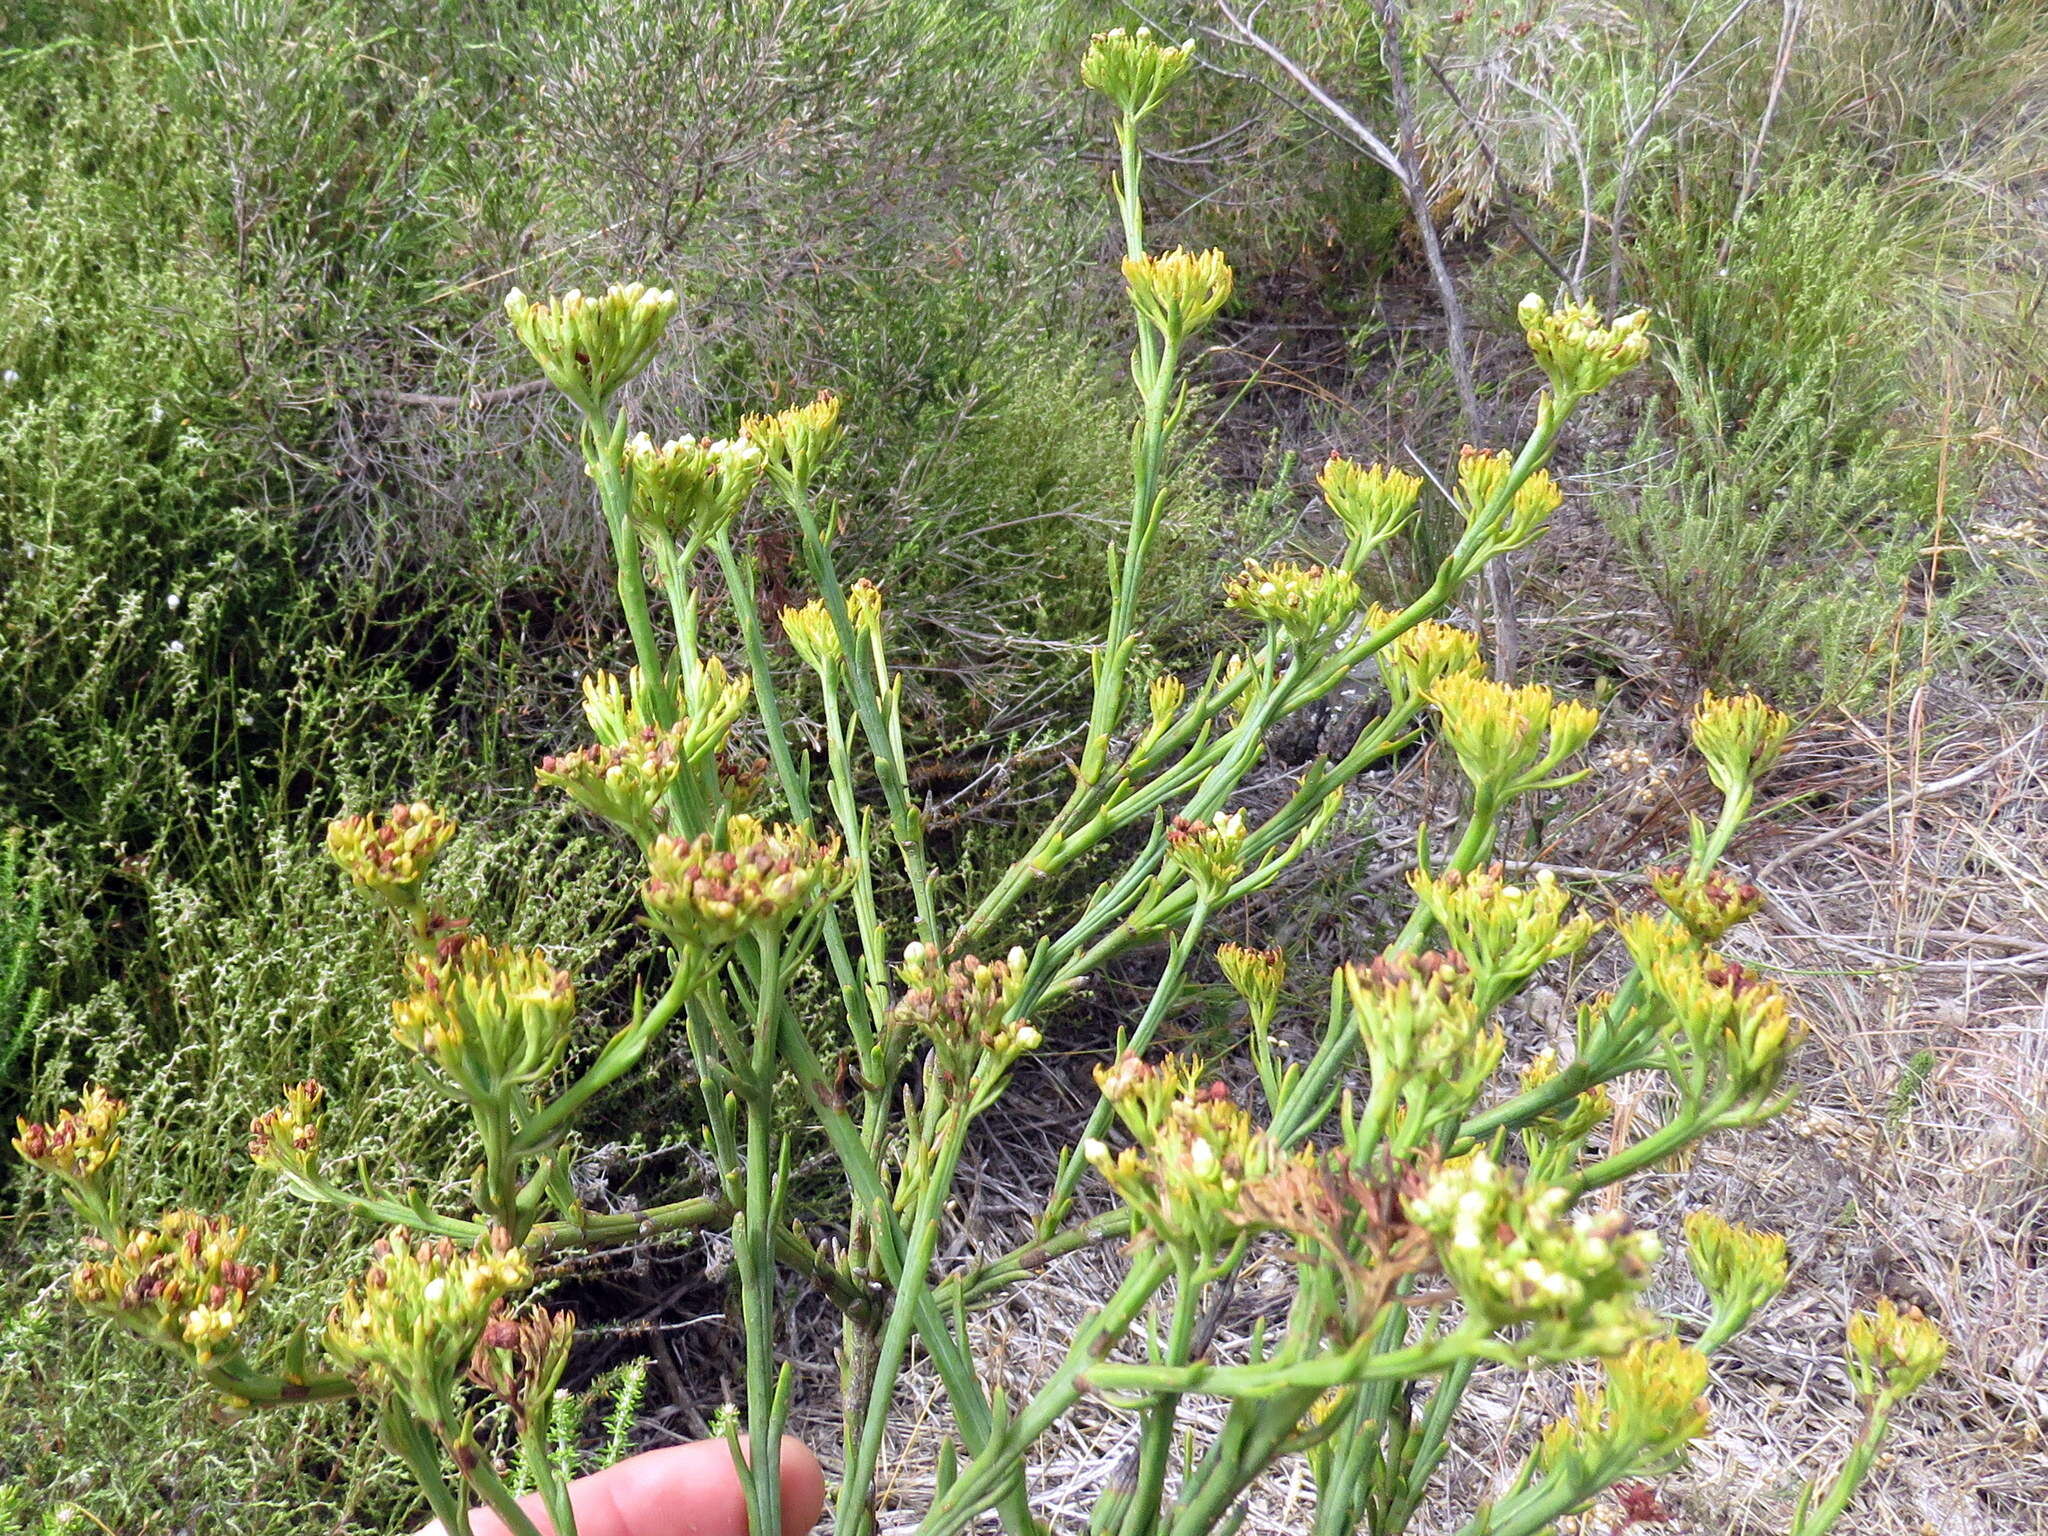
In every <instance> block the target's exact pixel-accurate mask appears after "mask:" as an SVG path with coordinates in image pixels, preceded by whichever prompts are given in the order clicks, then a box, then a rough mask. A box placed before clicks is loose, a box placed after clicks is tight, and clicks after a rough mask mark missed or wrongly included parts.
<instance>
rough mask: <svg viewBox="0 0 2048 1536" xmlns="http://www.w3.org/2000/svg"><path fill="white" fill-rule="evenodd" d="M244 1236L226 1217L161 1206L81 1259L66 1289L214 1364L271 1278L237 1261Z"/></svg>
mask: <svg viewBox="0 0 2048 1536" xmlns="http://www.w3.org/2000/svg"><path fill="white" fill-rule="evenodd" d="M248 1237H249V1234H248V1232H247V1230H246V1229H244V1228H242V1227H238V1226H236V1225H235V1224H234V1223H233V1222H231V1221H229V1220H228V1219H227V1217H225V1216H207V1215H202V1214H200V1213H199V1212H197V1211H182V1210H181V1211H167V1212H165V1213H164V1215H163V1217H162V1218H161V1219H160V1220H159V1221H158V1222H157V1224H156V1225H155V1226H154V1227H139V1228H136V1229H135V1230H133V1231H131V1232H127V1233H124V1234H122V1236H121V1238H120V1240H119V1241H118V1242H117V1243H116V1244H114V1245H113V1247H112V1248H111V1249H110V1250H109V1251H108V1252H107V1253H106V1255H105V1256H104V1257H102V1258H98V1259H91V1260H88V1261H87V1262H86V1263H84V1264H81V1265H80V1266H79V1267H78V1270H77V1272H76V1273H75V1274H73V1275H72V1277H71V1294H72V1295H73V1296H74V1297H76V1298H77V1300H78V1301H79V1303H80V1304H81V1305H82V1306H84V1307H85V1308H87V1309H88V1310H89V1311H93V1312H97V1313H99V1314H100V1315H101V1316H103V1317H110V1318H112V1319H114V1320H115V1321H116V1322H118V1323H120V1324H121V1325H122V1326H123V1327H124V1328H127V1329H128V1330H129V1331H131V1332H133V1333H136V1334H139V1335H141V1336H142V1337H143V1338H146V1339H149V1340H151V1341H152V1342H154V1343H158V1344H161V1345H164V1346H165V1347H167V1348H170V1349H175V1350H177V1351H179V1352H180V1353H185V1354H189V1355H190V1356H191V1358H192V1359H193V1361H194V1362H195V1363H197V1364H199V1365H202V1366H205V1365H212V1364H214V1363H216V1362H217V1361H219V1360H222V1359H224V1358H226V1357H227V1356H229V1355H231V1354H233V1353H234V1350H235V1338H236V1335H237V1334H238V1333H239V1332H240V1330H241V1328H242V1325H243V1323H244V1322H246V1321H247V1319H248V1316H249V1313H250V1311H251V1309H252V1306H253V1303H254V1302H255V1299H256V1297H257V1296H258V1295H260V1294H261V1293H262V1291H263V1290H264V1289H265V1288H266V1287H267V1286H269V1284H270V1282H271V1281H272V1279H273V1278H275V1276H274V1273H273V1271H271V1270H270V1269H267V1268H265V1267H263V1266H260V1265H255V1264H245V1263H243V1262H242V1246H243V1244H244V1243H246V1242H247V1241H248Z"/></svg>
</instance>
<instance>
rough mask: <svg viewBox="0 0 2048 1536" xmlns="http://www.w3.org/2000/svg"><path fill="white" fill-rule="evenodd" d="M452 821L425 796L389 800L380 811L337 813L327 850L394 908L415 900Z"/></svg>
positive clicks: (357, 880)
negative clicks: (404, 801)
mask: <svg viewBox="0 0 2048 1536" xmlns="http://www.w3.org/2000/svg"><path fill="white" fill-rule="evenodd" d="M454 835H455V820H454V818H453V817H449V816H443V815H442V814H441V813H440V812H439V811H437V810H435V809H434V808H433V807H432V806H431V805H428V804H427V803H426V802H425V801H421V800H416V801H414V802H412V803H411V804H410V805H403V804H401V805H394V806H392V807H391V809H390V810H389V811H387V812H386V813H385V814H384V815H383V816H381V817H380V816H376V815H364V816H342V817H339V818H337V819H336V820H334V821H331V822H329V823H328V824H327V851H328V853H329V854H331V855H332V856H333V858H334V862H335V863H337V864H339V865H340V866H341V867H342V868H343V869H344V870H346V871H347V872H348V877H349V879H351V880H353V881H354V882H355V883H356V885H357V887H359V888H360V889H362V890H366V891H370V892H372V893H373V894H375V895H377V896H379V897H381V898H382V899H383V900H385V901H386V902H389V903H390V904H391V905H392V906H394V907H407V908H410V907H414V906H417V905H418V904H419V896H420V882H421V881H422V880H424V879H426V876H427V871H428V869H430V868H431V867H432V866H433V863H434V860H435V858H436V857H438V856H439V854H440V852H441V850H442V849H443V848H445V847H446V846H447V845H448V840H449V839H450V838H451V837H453V836H454Z"/></svg>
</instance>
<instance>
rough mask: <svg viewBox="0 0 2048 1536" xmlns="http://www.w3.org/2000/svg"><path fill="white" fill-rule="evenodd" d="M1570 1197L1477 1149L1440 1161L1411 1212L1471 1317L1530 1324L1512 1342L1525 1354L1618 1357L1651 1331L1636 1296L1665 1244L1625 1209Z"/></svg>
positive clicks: (1496, 1323)
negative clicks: (1582, 1204)
mask: <svg viewBox="0 0 2048 1536" xmlns="http://www.w3.org/2000/svg"><path fill="white" fill-rule="evenodd" d="M1571 1201H1572V1195H1571V1191H1570V1190H1569V1189H1568V1188H1566V1187H1564V1186H1562V1185H1555V1184H1548V1185H1536V1184H1530V1183H1527V1182H1525V1181H1524V1180H1523V1179H1522V1178H1520V1177H1519V1176H1517V1175H1516V1174H1515V1173H1513V1172H1512V1171H1510V1170H1509V1169H1506V1168H1503V1167H1501V1166H1500V1165H1499V1164H1497V1163H1495V1162H1494V1160H1493V1159H1492V1158H1491V1157H1490V1156H1489V1155H1488V1154H1487V1152H1486V1151H1485V1149H1484V1148H1481V1149H1480V1150H1478V1151H1475V1152H1471V1153H1468V1154H1466V1155H1465V1156H1463V1157H1459V1158H1453V1159H1451V1160H1450V1161H1448V1162H1446V1163H1443V1164H1442V1165H1441V1166H1440V1167H1439V1168H1437V1169H1436V1171H1435V1172H1434V1174H1433V1175H1432V1176H1429V1177H1427V1178H1426V1179H1425V1180H1424V1181H1423V1182H1422V1183H1421V1187H1420V1188H1419V1190H1418V1191H1417V1192H1416V1193H1414V1194H1411V1195H1410V1196H1408V1198H1407V1208H1408V1214H1409V1216H1410V1217H1411V1218H1412V1219H1413V1220H1414V1221H1415V1223H1416V1225H1417V1226H1420V1227H1422V1228H1423V1229H1424V1230H1425V1231H1427V1232H1428V1233H1430V1235H1431V1236H1432V1237H1434V1238H1435V1239H1436V1250H1437V1258H1438V1261H1439V1262H1440V1263H1441V1264H1442V1265H1443V1268H1444V1273H1445V1274H1447V1275H1448V1276H1450V1278H1451V1281H1452V1283H1453V1284H1455V1285H1456V1286H1457V1288H1458V1295H1459V1296H1460V1297H1461V1298H1462V1299H1463V1301H1464V1303H1465V1306H1466V1307H1467V1309H1468V1310H1470V1312H1471V1313H1472V1314H1473V1316H1475V1317H1477V1318H1479V1319H1481V1320H1483V1321H1484V1322H1486V1323H1487V1324H1489V1325H1491V1326H1492V1327H1494V1328H1496V1329H1499V1328H1511V1327H1517V1326H1520V1325H1523V1324H1527V1325H1529V1332H1528V1333H1527V1334H1525V1335H1524V1336H1522V1338H1521V1339H1520V1340H1519V1341H1518V1343H1517V1346H1516V1347H1517V1348H1518V1350H1519V1351H1520V1352H1522V1353H1523V1354H1524V1355H1525V1356H1526V1357H1527V1358H1530V1359H1554V1358H1564V1357H1567V1356H1571V1355H1587V1354H1591V1355H1612V1354H1618V1353H1620V1352H1621V1351H1622V1350H1624V1349H1626V1348H1627V1347H1628V1346H1629V1345H1630V1344H1631V1343H1633V1342H1634V1341H1635V1340H1637V1339H1639V1338H1642V1337H1645V1336H1647V1335H1648V1334H1649V1333H1650V1332H1651V1331H1652V1329H1653V1327H1654V1322H1655V1320H1654V1319H1653V1318H1652V1317H1651V1316H1650V1314H1648V1313H1646V1312H1644V1311H1643V1310H1641V1309H1640V1308H1639V1307H1637V1306H1636V1305H1635V1302H1634V1297H1635V1293H1636V1292H1637V1290H1638V1289H1640V1288H1641V1286H1642V1285H1643V1283H1644V1281H1646V1280H1647V1279H1648V1278H1649V1274H1650V1270H1651V1268H1652V1266H1653V1265H1655V1263H1656V1262H1657V1259H1658V1257H1659V1256H1660V1254H1661V1251H1662V1250H1661V1248H1660V1247H1659V1245H1658V1242H1657V1238H1656V1235H1655V1234H1654V1233H1650V1232H1637V1231H1634V1230H1632V1229H1631V1227H1630V1225H1629V1221H1628V1218H1627V1217H1626V1216H1624V1215H1622V1214H1621V1213H1620V1212H1618V1211H1615V1212H1593V1211H1573V1210H1572V1209H1571Z"/></svg>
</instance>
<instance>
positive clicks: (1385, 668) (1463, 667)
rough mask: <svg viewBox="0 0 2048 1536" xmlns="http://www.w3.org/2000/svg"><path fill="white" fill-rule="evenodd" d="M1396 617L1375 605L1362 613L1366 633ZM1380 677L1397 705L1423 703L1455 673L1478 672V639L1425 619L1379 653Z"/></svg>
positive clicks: (1390, 621) (1456, 628) (1455, 626)
mask: <svg viewBox="0 0 2048 1536" xmlns="http://www.w3.org/2000/svg"><path fill="white" fill-rule="evenodd" d="M1398 617H1399V615H1397V614H1395V613H1392V612H1390V611H1389V610H1388V609H1385V608H1382V607H1381V606H1380V605H1379V604H1378V603H1374V604H1372V605H1371V606H1370V607H1368V608H1367V609H1366V610H1365V623H1366V627H1367V628H1368V629H1372V630H1375V631H1377V630H1382V629H1385V628H1386V627H1387V626H1388V625H1390V624H1392V623H1393V622H1394V621H1395V620H1396V619H1397V618H1398ZM1376 659H1377V660H1378V662H1379V668H1380V677H1381V679H1382V680H1383V681H1384V682H1385V683H1386V685H1387V692H1388V693H1389V694H1390V695H1391V696H1392V697H1393V698H1394V700H1395V702H1396V703H1400V704H1407V703H1408V702H1410V701H1412V700H1416V699H1425V698H1428V697H1429V695H1430V692H1431V690H1433V689H1434V688H1435V687H1436V685H1437V684H1438V683H1440V682H1442V681H1443V680H1444V679H1445V678H1447V677H1451V676H1453V675H1455V674H1458V673H1464V672H1477V671H1478V670H1479V637H1478V636H1477V635H1475V634H1473V633H1472V631H1471V630H1469V629H1460V628H1458V627H1457V625H1455V624H1443V623H1439V622H1438V621H1437V620H1435V619H1424V620H1422V621H1421V622H1420V623H1419V624H1411V625H1410V626H1409V627H1408V628H1406V629H1404V630H1402V631H1401V633H1400V634H1398V635H1396V636H1394V638H1393V639H1392V640H1390V641H1388V642H1387V643H1386V644H1385V645H1384V646H1382V647H1381V648H1380V650H1379V652H1378V655H1377V658H1376Z"/></svg>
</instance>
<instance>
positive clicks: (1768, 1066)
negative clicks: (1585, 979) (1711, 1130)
mask: <svg viewBox="0 0 2048 1536" xmlns="http://www.w3.org/2000/svg"><path fill="white" fill-rule="evenodd" d="M1644 980H1645V981H1646V982H1647V983H1648V985H1649V989H1650V991H1651V992H1652V993H1653V994H1655V996H1656V997H1657V998H1658V1000H1659V1001H1660V1002H1662V1003H1663V1004H1664V1005H1665V1007H1667V1008H1668V1009H1669V1010H1670V1013H1671V1027H1670V1030H1669V1031H1668V1032H1667V1033H1668V1036H1669V1038H1670V1040H1671V1043H1672V1044H1673V1045H1674V1046H1675V1047H1677V1048H1678V1049H1679V1050H1680V1052H1681V1055H1682V1056H1683V1058H1684V1060H1685V1064H1686V1066H1687V1068H1688V1069H1689V1071H1690V1072H1691V1074H1692V1075H1693V1077H1694V1079H1695V1082H1694V1083H1693V1084H1692V1085H1691V1087H1692V1091H1695V1092H1698V1091H1701V1090H1703V1089H1704V1086H1705V1083H1706V1081H1708V1080H1711V1081H1712V1082H1713V1083H1714V1085H1715V1087H1716V1088H1717V1089H1718V1091H1719V1092H1720V1093H1721V1094H1722V1095H1724V1096H1725V1097H1727V1098H1729V1099H1730V1100H1731V1103H1732V1105H1733V1106H1734V1109H1735V1110H1736V1111H1739V1113H1740V1115H1741V1116H1742V1117H1743V1118H1745V1119H1748V1120H1762V1119H1767V1118H1769V1116H1771V1115H1773V1114H1776V1113H1777V1111H1778V1110H1779V1109H1780V1108H1781V1107H1782V1105H1780V1104H1779V1103H1777V1102H1776V1101H1775V1099H1774V1095H1775V1093H1776V1090H1777V1086H1778V1080H1779V1078H1780V1076H1781V1075H1782V1074H1783V1072H1784V1067H1785V1057H1786V1054H1787V1052H1789V1051H1790V1050H1791V1048H1792V1047H1793V1046H1794V1045H1795V1044H1797V1043H1798V1041H1799V1038H1800V1036H1801V1034H1802V1031H1801V1030H1800V1028H1799V1026H1798V1025H1797V1023H1795V1022H1794V1020H1793V1018H1792V1012H1791V1007H1790V1005H1789V1003H1788V1002H1787V1000H1786V997H1785V994H1784V992H1783V991H1782V990H1781V989H1780V988H1779V987H1778V985H1777V984H1776V983H1775V982H1771V981H1767V980H1765V979H1764V978H1762V977H1760V976H1758V975H1757V974H1756V972H1754V971H1752V970H1749V969H1747V968H1746V967H1744V966H1742V965H1739V964H1737V963H1736V962H1734V961H1732V960H1727V959H1724V958H1722V957H1721V956H1720V955H1717V954H1715V953H1714V952H1713V951H1712V950H1704V949H1696V948H1691V947H1687V948H1684V949H1678V948H1675V947H1674V948H1672V949H1668V950H1666V951H1665V952H1663V953H1661V954H1658V955H1655V956H1654V957H1653V958H1652V959H1651V960H1650V963H1649V965H1648V967H1647V968H1646V969H1645V971H1644ZM1687 1086H1688V1085H1687V1084H1685V1083H1684V1082H1683V1081H1681V1088H1682V1089H1685V1088H1686V1087H1687ZM1728 1123H1730V1124H1733V1123H1737V1122H1736V1121H1735V1120H1730V1121H1729V1122H1728Z"/></svg>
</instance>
